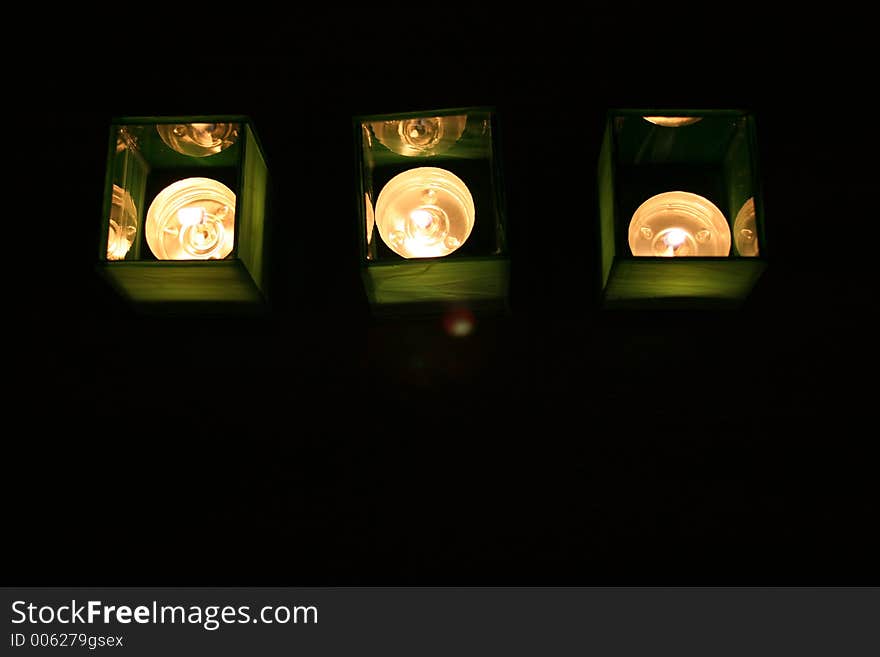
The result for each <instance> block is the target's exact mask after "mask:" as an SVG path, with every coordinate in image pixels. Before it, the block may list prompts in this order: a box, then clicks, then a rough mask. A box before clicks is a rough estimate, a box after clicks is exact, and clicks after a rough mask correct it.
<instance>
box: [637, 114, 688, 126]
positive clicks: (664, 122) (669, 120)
mask: <svg viewBox="0 0 880 657" xmlns="http://www.w3.org/2000/svg"><path fill="white" fill-rule="evenodd" d="M642 118H643V119H645V121H648V122H650V123H653V124H654V125H659V126H663V127H664V128H681V127H682V126H686V125H693V124H694V123H696V122H697V121H700V120H701V119H702V118H703V117H701V116H643V117H642Z"/></svg>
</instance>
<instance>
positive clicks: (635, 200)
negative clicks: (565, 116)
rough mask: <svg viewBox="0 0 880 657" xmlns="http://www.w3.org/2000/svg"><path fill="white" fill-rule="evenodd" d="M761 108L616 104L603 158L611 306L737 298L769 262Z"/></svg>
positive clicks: (706, 304) (605, 271) (605, 263)
mask: <svg viewBox="0 0 880 657" xmlns="http://www.w3.org/2000/svg"><path fill="white" fill-rule="evenodd" d="M757 160H758V158H757V147H756V136H755V119H754V116H753V115H751V114H750V113H748V112H745V111H738V110H702V111H700V110H656V109H654V110H649V109H644V110H613V111H611V112H609V114H608V120H607V123H606V127H605V134H604V138H603V141H602V148H601V153H600V157H599V171H598V186H599V187H598V196H599V219H600V224H599V229H600V244H601V256H600V261H601V276H602V286H603V303H604V306H605V307H607V308H650V307H658V308H683V309H691V308H715V307H736V306H739V305H740V304H741V303H742V302H743V301H744V300H745V299H746V298H747V297H748V295H749V293H750V291H751V290H752V288H753V287H754V285H755V283H756V282H757V280H758V279H759V277H760V276H761V273H762V272H763V271H764V269H765V268H766V264H767V250H768V249H767V240H766V235H765V230H764V226H765V222H764V206H763V203H762V199H761V193H760V185H759V177H758V161H757Z"/></svg>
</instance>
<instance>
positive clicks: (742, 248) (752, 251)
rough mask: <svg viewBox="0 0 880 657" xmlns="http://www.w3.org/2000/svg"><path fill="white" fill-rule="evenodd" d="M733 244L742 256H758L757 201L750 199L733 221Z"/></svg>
mask: <svg viewBox="0 0 880 657" xmlns="http://www.w3.org/2000/svg"><path fill="white" fill-rule="evenodd" d="M733 243H734V245H735V246H736V252H737V253H739V254H740V255H741V256H747V257H754V256H757V255H758V233H757V230H756V228H755V199H754V198H750V199H749V200H748V201H746V202H745V204H744V205H743V206H742V208H741V209H740V211H739V212H738V213H737V215H736V219H734V220H733Z"/></svg>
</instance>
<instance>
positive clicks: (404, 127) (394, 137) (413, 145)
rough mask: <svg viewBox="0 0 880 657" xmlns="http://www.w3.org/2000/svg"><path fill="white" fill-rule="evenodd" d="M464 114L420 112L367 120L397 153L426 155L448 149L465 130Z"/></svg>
mask: <svg viewBox="0 0 880 657" xmlns="http://www.w3.org/2000/svg"><path fill="white" fill-rule="evenodd" d="M466 123H467V116H466V115H464V114H460V115H456V116H423V117H414V118H410V119H402V120H394V121H374V122H373V123H371V124H370V128H371V129H372V131H373V134H374V135H376V139H378V140H379V142H380V143H382V144H384V145H385V146H386V147H387V148H388V149H390V150H392V151H394V152H395V153H397V154H399V155H405V156H406V157H415V156H419V157H426V156H430V155H437V154H438V153H443V152H444V151H447V150H449V149H450V148H451V147H452V146H453V145H454V144H455V143H456V142H457V141H458V140H459V139H461V135H462V133H463V132H464V128H465V124H466Z"/></svg>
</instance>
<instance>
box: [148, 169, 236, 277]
mask: <svg viewBox="0 0 880 657" xmlns="http://www.w3.org/2000/svg"><path fill="white" fill-rule="evenodd" d="M234 225H235V194H234V193H233V191H232V190H231V189H229V188H228V187H227V186H226V185H224V184H223V183H220V182H218V181H216V180H212V179H211V178H185V179H183V180H178V181H177V182H176V183H174V184H172V185H169V186H168V187H166V188H165V189H163V190H162V191H161V192H159V194H158V195H157V196H156V198H155V199H154V200H153V202H152V204H150V209H149V210H148V211H147V222H146V231H145V232H146V236H147V244H148V245H149V247H150V250H151V251H152V252H153V255H155V256H156V257H157V258H158V259H159V260H208V259H221V258H225V257H226V256H228V255H229V254H230V252H231V251H232V245H233V238H234V234H235V232H234Z"/></svg>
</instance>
